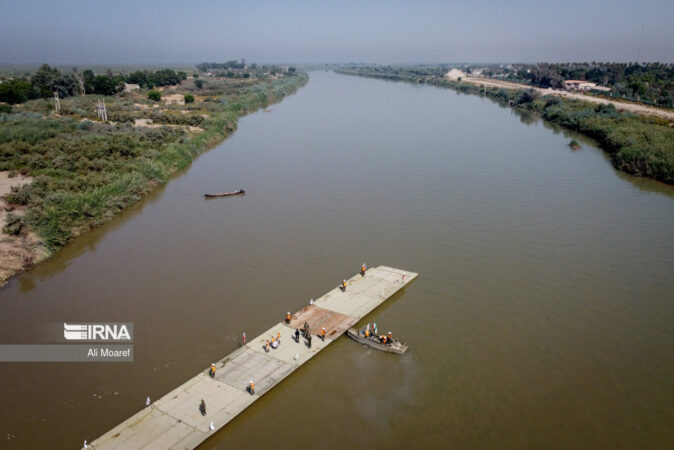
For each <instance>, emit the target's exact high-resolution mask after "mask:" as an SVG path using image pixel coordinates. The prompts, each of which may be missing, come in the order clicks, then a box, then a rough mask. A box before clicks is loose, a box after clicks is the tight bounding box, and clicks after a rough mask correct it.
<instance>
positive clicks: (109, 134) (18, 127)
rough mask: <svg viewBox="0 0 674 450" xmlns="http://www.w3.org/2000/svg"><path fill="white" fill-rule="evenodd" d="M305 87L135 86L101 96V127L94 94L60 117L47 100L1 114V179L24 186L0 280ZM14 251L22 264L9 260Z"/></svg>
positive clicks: (217, 82)
mask: <svg viewBox="0 0 674 450" xmlns="http://www.w3.org/2000/svg"><path fill="white" fill-rule="evenodd" d="M307 81H308V75H307V74H306V73H300V74H293V75H287V76H283V77H281V78H277V79H227V78H215V77H211V78H208V79H207V80H205V82H203V81H202V83H203V84H202V83H200V84H202V86H201V87H200V86H197V85H195V80H193V79H188V80H186V81H184V82H183V83H181V84H180V85H178V86H176V87H173V88H168V89H164V90H162V92H161V94H162V97H163V98H164V99H165V100H164V101H158V102H157V101H151V100H149V99H148V98H147V91H144V90H138V91H134V92H125V93H121V94H119V95H117V96H114V97H105V103H106V108H107V114H108V119H109V121H105V122H103V121H100V120H99V119H98V117H97V113H96V103H97V100H98V97H95V96H81V97H70V98H66V99H61V101H60V112H59V114H55V113H54V112H53V111H52V110H53V103H52V102H51V101H49V100H33V101H29V102H26V103H24V104H20V105H15V106H14V107H13V109H12V113H10V114H0V170H1V171H6V172H8V175H9V177H10V178H9V179H10V180H11V179H12V178H13V177H16V176H18V175H19V174H22V175H25V176H30V177H31V179H32V180H33V182H32V183H30V184H24V185H22V186H20V187H18V188H15V189H13V190H12V191H11V192H9V193H8V194H7V195H5V196H4V200H5V202H6V203H7V208H5V209H6V210H7V209H9V211H7V214H6V224H5V226H4V227H3V234H2V240H3V242H11V244H12V249H13V250H12V251H11V252H0V266H2V267H3V268H6V270H5V271H4V272H2V273H0V284H4V282H6V281H7V279H8V278H10V277H11V276H13V275H15V274H16V273H19V272H21V271H23V270H26V269H28V268H30V267H31V266H32V265H34V264H36V263H37V262H40V261H42V260H44V259H45V258H47V257H49V256H50V255H53V254H54V253H55V252H56V251H58V250H59V249H60V248H62V247H63V246H64V245H66V244H67V243H68V242H69V241H70V240H71V239H72V238H73V237H75V236H77V235H79V234H81V233H83V232H86V231H87V230H89V229H91V228H93V227H96V226H98V225H101V224H103V223H105V222H107V221H108V220H110V219H111V218H112V217H113V216H114V215H115V214H117V213H119V212H120V211H122V210H124V209H125V208H127V207H128V206H129V205H131V204H133V203H136V202H137V201H138V200H140V199H141V198H142V197H143V196H144V195H146V194H147V193H149V192H151V191H152V190H154V189H155V188H157V187H158V186H160V185H162V184H164V183H166V181H167V180H168V178H169V177H170V176H171V175H172V174H173V173H175V172H177V171H180V170H182V169H184V168H185V167H186V166H187V165H188V164H189V163H190V162H192V160H193V159H194V158H195V157H196V156H197V155H199V154H200V153H202V152H204V151H205V150H207V149H210V148H212V147H214V146H215V145H217V144H218V143H220V142H221V141H222V140H223V139H224V138H226V137H227V136H228V135H230V134H231V133H232V132H233V131H234V130H236V126H237V121H238V118H239V117H241V116H244V115H246V114H248V113H250V112H253V111H256V110H258V109H260V108H265V107H267V106H268V105H270V104H272V103H275V102H278V101H280V100H282V99H283V98H284V97H285V96H287V95H289V94H292V93H294V92H295V91H296V90H297V89H299V88H300V87H301V86H302V85H304V84H306V82H307ZM186 94H192V95H193V96H194V102H193V103H189V104H184V103H183V104H181V102H175V101H174V99H175V98H176V96H180V97H184V95H186ZM149 124H152V126H148V125H149ZM19 210H21V211H22V213H21V214H17V213H16V211H19ZM17 252H18V253H17ZM17 254H20V259H21V264H13V263H11V264H10V259H11V260H12V261H13V259H12V258H14V256H16V255H17ZM11 255H13V256H11ZM10 256H11V257H10ZM14 259H16V258H14Z"/></svg>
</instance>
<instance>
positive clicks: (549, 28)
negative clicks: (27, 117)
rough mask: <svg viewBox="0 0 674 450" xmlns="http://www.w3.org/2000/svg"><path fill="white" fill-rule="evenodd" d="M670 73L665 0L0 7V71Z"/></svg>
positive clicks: (4, 2) (671, 47) (672, 53)
mask: <svg viewBox="0 0 674 450" xmlns="http://www.w3.org/2000/svg"><path fill="white" fill-rule="evenodd" d="M241 57H245V58H246V60H247V61H248V62H260V63H264V62H270V63H272V62H289V63H290V62H299V63H302V62H351V61H357V62H376V63H414V62H513V61H521V62H536V61H593V60H596V61H609V60H610V61H634V60H636V59H637V58H638V59H639V61H655V60H659V61H665V62H674V0H630V1H625V0H582V1H577V0H565V1H562V0H555V1H545V0H520V1H518V0H507V1H495V0H472V1H421V0H417V1H396V0H387V1H367V0H357V1H352V0H340V1H327V0H315V1H281V0H277V1H257V0H248V1H246V0H238V1H224V0H213V1H210V0H204V1H189V0H181V1H173V0H167V1H155V2H149V1H142V0H136V1H126V0H107V1H98V0H79V1H70V0H55V1H31V0H15V1H11V0H0V63H3V64H8V63H19V64H24V63H40V62H47V63H50V64H87V63H88V64H124V63H129V64H138V63H146V64H160V63H179V62H185V63H195V62H200V61H205V60H208V61H224V60H229V59H235V58H237V59H238V58H241Z"/></svg>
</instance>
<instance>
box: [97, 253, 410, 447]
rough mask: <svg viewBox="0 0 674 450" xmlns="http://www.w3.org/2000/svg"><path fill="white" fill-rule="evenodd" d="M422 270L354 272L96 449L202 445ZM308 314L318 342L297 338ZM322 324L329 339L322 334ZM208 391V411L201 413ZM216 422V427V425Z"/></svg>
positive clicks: (123, 426)
mask: <svg viewBox="0 0 674 450" xmlns="http://www.w3.org/2000/svg"><path fill="white" fill-rule="evenodd" d="M416 277H417V274H416V273H413V272H404V271H402V270H399V269H393V268H391V267H386V266H379V267H376V268H373V269H369V270H368V271H367V272H366V274H365V276H362V275H360V274H358V275H356V276H354V277H352V278H351V279H349V280H347V288H346V291H342V290H341V289H340V288H335V289H333V290H332V291H330V292H328V293H327V294H325V295H324V296H323V297H321V298H319V299H318V300H316V301H315V302H314V303H313V305H308V306H305V307H304V308H302V309H301V310H299V311H298V312H296V313H295V314H294V315H293V316H292V319H291V322H290V325H286V324H285V323H284V322H282V323H278V324H276V325H274V326H273V327H271V328H270V329H269V330H267V331H265V332H264V333H262V334H261V335H260V336H258V337H256V338H254V339H250V340H249V341H248V342H247V343H246V345H244V346H242V347H241V348H239V349H238V350H236V351H234V352H233V353H231V354H229V355H228V356H226V357H225V358H223V359H221V360H220V361H218V362H217V363H216V368H217V370H216V374H215V378H214V379H211V377H210V376H209V375H208V368H206V369H205V370H204V371H203V372H201V373H199V374H198V375H197V376H195V377H194V378H192V379H191V380H189V381H187V382H186V383H184V384H183V385H181V386H178V387H177V388H175V389H174V390H173V391H171V392H169V393H168V394H166V395H165V396H164V397H162V398H161V399H159V400H157V401H156V402H154V403H152V404H151V405H150V406H148V407H146V408H144V409H142V410H141V411H140V412H138V413H137V414H135V415H134V416H132V417H131V418H129V419H127V420H126V421H124V422H122V423H121V424H119V425H118V426H116V427H115V428H113V429H112V430H110V431H108V432H107V433H105V434H104V435H103V436H101V437H99V438H98V439H96V440H95V441H93V442H92V443H91V444H89V448H95V449H122V448H123V449H141V448H142V449H165V448H172V449H174V448H175V449H192V448H195V447H196V446H198V445H199V444H201V443H202V442H203V441H205V440H206V439H208V438H209V437H210V436H212V434H213V433H215V432H216V431H217V430H219V429H220V428H222V427H223V426H225V425H226V424H227V423H228V422H229V421H230V420H232V419H233V418H234V417H236V415H237V414H239V413H240V412H242V411H243V410H244V409H246V408H247V407H248V406H249V405H251V404H252V403H253V402H255V400H257V399H258V398H259V397H260V396H261V395H264V394H265V393H266V392H267V391H269V390H270V389H271V388H272V387H274V386H275V385H276V384H277V383H279V382H280V381H281V380H283V379H284V378H285V377H287V376H288V375H290V374H291V373H292V372H293V371H294V370H296V369H297V368H298V367H300V366H301V365H302V364H304V363H305V362H307V361H308V360H309V359H310V358H311V357H312V356H314V355H315V354H316V353H318V352H319V351H321V350H323V349H324V348H325V347H327V346H328V345H329V344H330V343H331V342H332V341H334V340H335V339H337V338H338V337H339V336H341V335H342V334H343V333H344V332H345V331H346V330H347V329H348V328H349V327H351V326H353V325H355V324H356V322H358V321H359V320H360V319H362V318H363V317H364V316H365V315H367V314H368V313H369V312H370V311H372V310H373V309H375V308H376V307H377V306H379V305H380V304H382V303H383V302H384V301H386V300H387V299H388V298H390V297H391V296H392V295H393V294H395V293H396V292H398V291H399V290H400V289H401V288H403V287H404V286H406V285H407V284H408V283H409V282H411V281H412V280H414V279H415V278H416ZM305 321H306V322H308V323H309V325H310V332H311V334H312V336H313V338H312V341H311V348H309V347H308V346H307V345H306V341H305V339H303V338H301V337H300V343H301V345H298V344H297V343H295V342H294V334H295V328H300V329H301V328H302V327H303V325H304V322H305ZM323 327H325V329H326V339H325V340H324V341H323V340H321V339H319V338H318V337H316V335H317V334H318V333H319V332H320V330H321V328H323ZM277 333H281V345H280V346H279V347H278V348H277V349H272V350H270V351H269V352H265V349H264V347H265V346H264V344H265V341H266V340H267V339H270V338H271V336H276V335H277ZM250 380H253V381H254V382H255V395H251V394H250V393H249V392H248V391H247V388H248V383H249V381H250ZM202 398H203V399H204V400H205V402H206V410H207V413H208V414H207V415H205V416H202V415H201V413H200V412H199V403H200V402H201V399H202ZM211 422H213V425H214V427H215V428H214V430H213V431H211V430H210V429H209V426H210V424H211Z"/></svg>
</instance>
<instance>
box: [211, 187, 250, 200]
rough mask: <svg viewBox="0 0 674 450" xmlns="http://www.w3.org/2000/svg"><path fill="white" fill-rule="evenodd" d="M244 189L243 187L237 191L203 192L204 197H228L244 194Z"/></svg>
mask: <svg viewBox="0 0 674 450" xmlns="http://www.w3.org/2000/svg"><path fill="white" fill-rule="evenodd" d="M245 193H246V191H244V190H243V189H239V190H238V191H234V192H220V193H218V194H204V197H206V198H213V197H229V196H230V195H240V194H245Z"/></svg>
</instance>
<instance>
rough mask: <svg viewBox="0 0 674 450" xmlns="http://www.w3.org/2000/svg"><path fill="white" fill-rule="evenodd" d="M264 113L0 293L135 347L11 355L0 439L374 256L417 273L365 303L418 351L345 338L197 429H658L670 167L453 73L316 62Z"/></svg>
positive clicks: (671, 343) (223, 336) (245, 441)
mask: <svg viewBox="0 0 674 450" xmlns="http://www.w3.org/2000/svg"><path fill="white" fill-rule="evenodd" d="M270 108H271V109H272V111H271V112H262V111H260V112H257V113H255V114H252V115H250V116H248V117H245V118H243V119H241V121H240V122H239V129H238V131H236V133H234V134H233V135H232V136H231V137H230V138H229V139H227V140H225V141H224V142H223V143H222V144H221V145H219V146H218V147H217V148H215V149H213V150H211V151H209V152H207V153H205V154H203V155H202V156H200V157H199V158H198V159H197V160H196V161H195V162H194V163H193V164H192V165H191V166H190V167H189V168H188V169H187V170H185V171H184V172H182V173H181V174H179V175H178V176H176V177H174V178H173V179H172V180H171V181H170V182H169V183H168V184H167V185H166V186H165V187H164V188H162V189H160V190H158V191H157V192H155V193H153V194H152V195H150V196H149V197H148V198H147V199H145V200H144V201H142V202H140V203H139V204H138V205H136V206H134V207H133V208H131V209H130V210H129V211H127V212H125V213H123V214H121V215H120V216H119V217H117V218H115V219H114V220H113V221H112V222H111V223H109V224H108V225H106V226H103V227H100V228H98V229H96V230H94V231H92V232H90V233H87V234H85V235H83V236H81V237H79V238H77V239H76V240H75V241H74V242H73V243H72V244H70V245H69V246H67V247H66V248H65V249H64V250H63V251H61V252H60V253H59V254H58V255H56V256H55V257H54V258H52V259H51V260H49V261H47V262H45V263H44V264H41V265H39V266H38V267H37V268H35V269H34V270H32V271H30V272H28V273H26V274H23V275H21V276H19V277H17V278H15V279H14V280H12V281H11V282H10V283H9V284H8V285H7V286H6V287H5V288H4V289H2V290H0V344H30V343H34V342H37V341H38V340H39V334H40V332H39V330H41V329H42V327H43V326H44V324H47V323H53V322H75V323H76V322H78V321H81V322H96V321H103V322H112V321H124V322H133V323H134V351H135V361H134V362H133V363H0V399H1V400H2V401H1V403H0V405H1V406H0V448H79V446H81V444H82V442H83V440H84V439H88V440H89V442H91V441H92V440H94V439H95V438H96V437H98V436H100V435H101V434H103V433H104V432H106V431H107V430H109V429H110V428H112V427H113V426H115V425H117V424H118V423H120V422H122V421H123V420H125V419H126V418H128V417H129V416H131V415H133V414H134V413H136V412H137V411H139V410H140V409H141V408H143V407H144V405H145V398H146V397H147V396H150V397H151V398H152V399H158V398H160V397H161V396H163V395H164V394H166V393H168V392H169V391H170V390H171V389H173V388H175V387H176V386H177V385H179V384H181V383H183V382H184V381H186V380H187V379H189V378H190V377H192V376H193V375H195V374H196V373H197V372H199V371H200V370H205V369H206V368H207V366H208V365H209V364H210V363H211V362H213V361H214V360H216V359H219V358H221V357H223V356H225V355H226V354H228V353H230V352H231V351H233V350H234V349H235V348H237V344H238V341H239V339H240V336H241V333H242V332H243V331H245V332H246V334H247V335H248V336H251V337H252V336H256V335H258V334H259V333H261V332H263V331H264V330H266V329H267V328H269V327H270V326H271V325H273V324H274V323H276V322H279V321H281V320H282V319H283V315H284V314H285V312H286V311H288V310H290V311H295V310H297V309H299V308H301V307H302V306H303V305H305V304H306V303H307V302H308V301H309V299H310V298H312V297H314V298H316V297H318V296H320V295H322V294H323V293H325V292H327V291H328V290H330V289H332V288H333V287H335V286H336V285H337V283H338V282H339V281H340V280H342V279H343V278H346V277H347V276H350V275H353V274H355V273H356V272H357V271H358V269H359V266H360V264H361V263H363V262H367V264H368V265H370V266H376V265H380V264H385V265H389V266H393V267H398V268H402V269H405V270H410V271H415V272H418V273H419V274H420V276H419V278H418V279H417V280H416V281H415V282H414V283H413V284H412V285H410V286H409V287H408V288H407V289H406V290H405V291H404V292H402V293H400V294H398V295H396V296H395V297H393V298H392V299H390V300H389V301H387V302H386V303H385V304H384V305H382V307H380V308H378V309H377V310H375V311H374V312H372V313H371V314H370V315H369V316H367V317H366V318H365V319H364V320H363V321H362V323H363V324H365V323H367V322H373V321H376V322H377V323H378V325H379V327H380V329H386V330H389V329H390V330H392V331H394V333H395V334H397V335H398V336H399V337H400V338H402V339H403V340H405V341H407V342H408V343H409V346H410V348H409V350H408V352H407V353H406V354H405V355H403V356H397V355H392V354H385V353H379V352H376V351H374V350H368V349H366V348H363V347H361V346H359V345H357V344H356V343H354V342H352V341H350V340H349V339H348V338H346V337H342V338H340V339H339V340H338V341H337V342H335V343H334V344H333V345H331V346H330V347H328V349H326V350H325V351H323V352H321V353H320V354H319V355H317V356H316V357H315V358H313V359H312V360H311V361H310V362H309V363H308V364H305V365H304V366H302V367H301V368H300V369H299V370H297V371H296V372H295V373H293V374H292V375H291V376H290V377H289V378H288V379H286V380H285V381H283V382H282V383H281V384H279V385H278V386H277V387H275V388H274V389H273V390H272V391H271V392H269V393H268V394H266V395H265V396H264V397H262V398H261V399H260V400H259V401H257V402H256V403H255V404H254V405H252V406H251V407H250V408H248V409H247V410H246V411H244V412H243V413H242V414H241V415H239V416H238V417H237V418H236V419H234V420H233V421H232V422H230V423H229V424H228V425H227V426H226V427H225V428H224V429H223V430H221V431H219V432H217V433H215V434H214V435H213V437H212V438H210V439H209V440H208V441H206V442H205V443H204V444H203V445H202V448H220V449H224V448H251V449H255V448H298V447H300V448H302V447H307V448H308V447H322V448H335V449H336V448H345V447H349V448H508V449H520V448H535V449H539V448H559V449H569V448H592V449H595V448H654V449H656V448H667V447H668V448H671V446H672V443H674V189H673V188H672V187H669V186H665V185H662V184H659V183H656V182H652V181H649V180H643V179H636V178H632V177H629V176H626V175H624V174H621V173H618V172H616V171H615V170H614V169H613V167H612V166H611V164H610V161H609V160H608V157H607V156H606V155H605V154H604V153H603V152H602V151H600V150H599V149H597V148H596V146H594V144H593V143H592V142H591V141H588V140H587V139H583V138H581V137H579V136H577V135H572V134H570V133H568V132H562V131H560V130H559V129H557V128H555V127H553V126H552V125H550V124H546V123H544V122H542V121H540V120H538V119H537V118H535V117H532V116H529V115H522V114H517V113H515V112H513V111H512V110H510V109H508V108H503V107H500V106H498V105H496V104H494V103H492V102H491V101H489V100H485V99H483V98H480V97H478V96H470V95H468V96H467V95H459V94H457V93H455V92H454V91H451V90H443V89H439V88H435V87H428V86H414V85H410V84H403V83H390V82H384V81H378V80H370V79H363V78H357V77H349V76H343V75H337V74H334V73H326V72H314V73H312V74H311V79H310V82H309V84H308V85H306V86H305V87H303V88H302V89H300V91H299V92H298V93H297V94H295V95H293V96H291V97H288V98H287V99H285V100H284V101H283V102H282V103H280V104H277V105H273V106H271V107H270ZM571 137H576V139H578V140H579V141H581V143H582V144H583V145H582V148H581V149H580V150H577V151H574V150H571V149H570V148H569V146H568V142H569V140H570V138H571ZM240 187H243V188H245V189H246V190H247V194H246V195H245V196H242V197H236V198H235V197H231V198H223V199H217V200H208V201H206V200H204V199H203V194H204V193H205V192H220V191H231V190H235V189H238V188H240Z"/></svg>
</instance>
